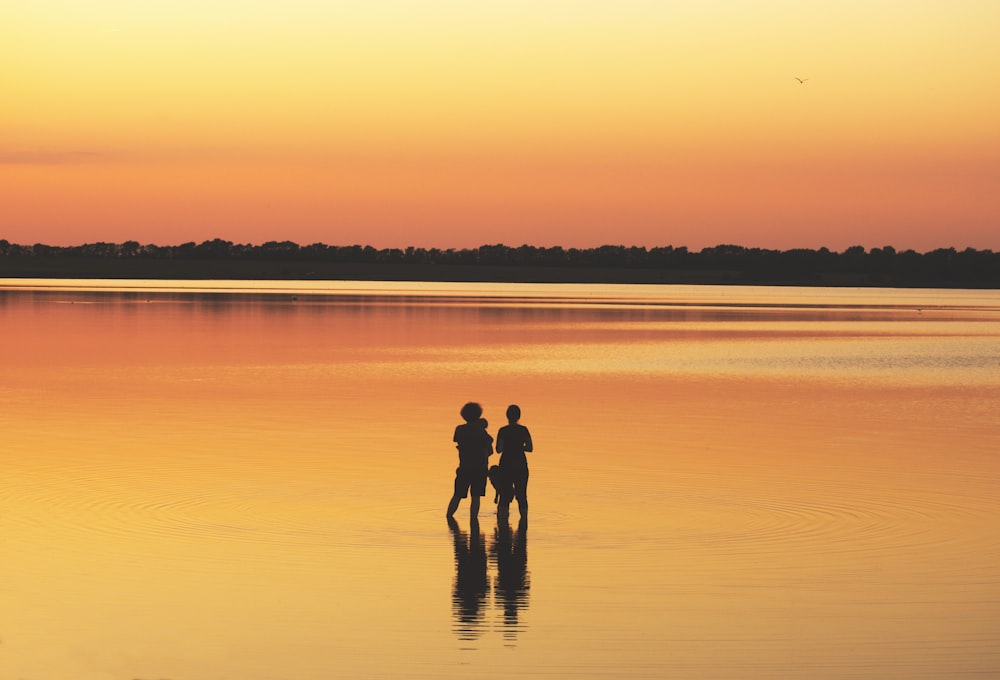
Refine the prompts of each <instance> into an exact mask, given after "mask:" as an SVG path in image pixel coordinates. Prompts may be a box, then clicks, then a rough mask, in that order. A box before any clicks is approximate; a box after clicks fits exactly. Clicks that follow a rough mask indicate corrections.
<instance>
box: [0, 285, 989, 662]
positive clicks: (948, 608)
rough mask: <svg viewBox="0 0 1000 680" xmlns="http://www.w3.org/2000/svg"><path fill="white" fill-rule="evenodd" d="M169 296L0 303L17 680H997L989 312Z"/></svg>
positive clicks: (9, 627) (774, 294) (10, 646)
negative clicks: (473, 415)
mask: <svg viewBox="0 0 1000 680" xmlns="http://www.w3.org/2000/svg"><path fill="white" fill-rule="evenodd" d="M171 285H172V286H173V288H171V289H170V290H161V289H159V288H158V287H157V286H150V287H149V288H148V289H147V288H144V287H143V285H142V284H138V283H136V284H131V285H129V286H128V288H130V289H129V290H126V291H123V292H122V291H117V292H116V291H114V290H113V289H112V290H90V289H88V290H69V289H64V288H60V287H59V286H58V285H57V284H53V283H49V284H46V285H36V286H34V287H32V288H31V289H29V290H25V289H18V290H13V289H12V288H10V287H8V288H7V289H5V290H3V291H0V323H2V324H3V329H4V333H3V334H2V335H0V351H2V356H3V357H4V359H3V363H2V368H3V374H2V376H3V377H2V382H0V403H2V405H3V409H2V412H0V426H2V427H3V431H4V433H5V436H4V445H3V461H4V462H3V470H4V472H3V474H4V483H3V485H2V488H0V531H2V532H3V534H2V540H3V543H4V559H3V564H2V566H0V595H2V599H3V602H4V608H3V610H2V611H0V637H2V639H3V641H4V644H3V649H4V653H3V655H2V656H0V677H44V678H51V679H53V680H59V679H60V678H67V679H70V678H71V679H72V680H80V679H82V680H86V679H88V678H101V679H102V680H103V679H104V678H108V677H112V678H117V677H122V678H140V677H169V678H176V679H179V680H183V679H185V678H200V677H226V676H229V677H240V678H248V679H250V680H256V679H257V678H260V679H264V678H273V677H293V678H298V679H302V678H306V679H308V678H328V677H339V676H345V677H346V676H350V677H385V676H399V677H402V676H406V677H435V678H440V677H458V676H462V677H466V676H467V675H468V674H469V672H470V668H474V669H476V671H477V675H480V676H482V677H497V678H499V677H506V676H510V675H511V674H513V673H520V674H522V675H528V676H532V675H534V676H536V677H549V676H566V675H586V674H588V673H589V674H590V675H592V676H599V677H643V678H645V677H650V678H652V677H689V678H717V677H760V678H773V677H790V678H862V677H865V678H882V677H887V676H895V677H908V678H919V677H923V678H950V677H954V676H956V675H961V674H972V675H975V674H979V675H986V676H988V675H990V674H991V673H994V672H996V671H998V670H1000V651H998V650H997V648H996V646H995V640H996V639H998V637H1000V627H998V625H1000V624H998V622H1000V610H998V605H997V601H998V598H997V594H998V593H1000V581H998V577H997V574H1000V542H998V540H997V538H996V536H997V535H1000V532H998V531H997V529H998V527H1000V502H998V500H997V498H996V489H997V482H998V481H1000V465H998V463H997V462H996V456H995V452H996V451H997V450H1000V420H998V416H997V413H998V412H1000V411H998V409H997V406H998V404H1000V312H998V310H1000V304H998V303H1000V300H998V299H997V295H996V293H991V292H965V291H950V292H949V291H945V292H927V291H923V292H921V291H813V290H787V289H780V290H756V289H755V290H753V291H748V290H746V289H730V290H720V289H714V288H708V289H703V288H691V287H678V288H675V287H667V288H663V287H647V288H642V289H641V290H640V291H638V292H635V291H633V287H610V288H607V289H602V288H601V287H586V288H583V289H579V288H565V287H558V286H556V287H546V286H536V287H530V286H527V287H517V289H516V290H511V289H510V288H508V287H504V286H498V287H495V288H490V287H483V286H482V284H479V288H478V289H475V290H470V289H469V287H466V286H457V287H454V288H449V287H448V286H446V285H444V284H434V286H433V287H432V289H431V290H430V291H425V290H422V289H420V288H419V287H412V286H400V285H399V284H393V286H395V287H392V288H383V287H382V286H383V285H388V284H379V285H377V286H375V287H374V288H372V289H367V288H365V286H364V284H339V285H340V286H341V287H346V288H347V290H346V291H345V290H342V289H341V288H338V286H333V288H332V289H323V288H322V287H321V284H318V283H317V284H309V285H308V286H304V287H302V288H297V287H296V285H297V284H296V285H291V284H288V283H287V282H286V283H284V284H281V285H282V286H285V287H283V288H280V289H278V290H273V289H272V290H269V291H268V292H262V291H261V290H249V291H248V290H246V289H240V290H236V291H235V292H234V291H232V290H228V289H227V290H226V291H222V290H207V289H205V287H204V286H205V284H190V287H188V288H185V287H184V285H182V284H178V283H177V282H173V283H172V284H171ZM242 285H245V284H242ZM266 285H269V286H274V285H277V284H266ZM78 287H79V288H88V287H93V286H90V284H87V285H83V284H81V285H80V286H78ZM415 293H420V295H418V296H416V297H414V294H415ZM470 293H475V295H474V296H472V297H470V296H469V295H470ZM477 296H478V297H477ZM755 296H756V297H755ZM468 399H475V400H477V401H480V402H481V403H483V404H484V406H485V407H486V416H487V417H488V418H489V419H490V421H491V431H492V432H495V431H496V428H497V427H498V426H500V425H502V424H503V422H502V421H503V416H502V414H503V410H504V408H505V406H506V405H507V404H508V403H510V402H514V401H516V402H517V403H519V404H520V405H521V407H522V409H523V411H524V418H523V422H524V423H525V424H526V425H528V426H529V427H530V428H531V431H532V434H533V435H534V438H535V443H536V452H535V453H533V454H531V456H532V461H531V465H532V482H531V484H532V489H531V494H532V499H531V502H532V508H533V509H532V515H533V518H532V525H531V532H530V537H531V541H530V544H531V550H530V562H529V559H528V555H529V551H528V550H527V547H528V542H527V531H526V530H523V531H522V530H521V528H520V527H517V517H516V512H515V513H514V517H512V526H511V527H510V528H509V529H510V530H509V532H508V531H507V530H506V529H505V528H504V526H503V525H502V524H501V525H500V526H499V527H498V525H497V520H496V517H495V516H493V515H492V514H491V513H490V509H491V507H492V506H491V505H490V504H489V503H488V502H484V512H483V514H482V516H481V518H480V530H479V533H478V537H476V535H475V532H474V531H473V527H472V526H471V525H470V523H469V521H468V516H467V514H466V513H465V512H464V510H465V506H464V505H463V508H462V511H460V512H459V514H458V524H457V526H455V527H449V526H448V525H447V524H446V523H445V521H444V518H443V514H444V507H445V504H446V503H447V501H448V497H449V496H450V491H451V489H450V485H451V479H452V474H453V471H454V465H455V452H454V448H453V445H452V444H451V432H452V429H453V427H454V425H455V424H456V422H457V420H458V408H459V406H460V405H461V404H462V403H463V402H464V401H466V400H468ZM488 500H489V499H487V501H488ZM387 650H388V651H387Z"/></svg>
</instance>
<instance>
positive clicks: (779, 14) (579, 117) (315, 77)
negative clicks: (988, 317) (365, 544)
mask: <svg viewBox="0 0 1000 680" xmlns="http://www.w3.org/2000/svg"><path fill="white" fill-rule="evenodd" d="M0 17H2V20H0V93H2V98H0V238H5V239H7V240H9V241H11V242H17V243H35V242H42V243H48V244H53V245H72V244H79V243H86V242H95V241H124V240H137V241H140V242H142V243H158V244H163V245H166V244H175V243H182V242H185V241H198V242H200V241H202V240H207V239H213V238H222V239H226V240H232V241H234V242H240V243H244V242H250V243H261V242H264V241H269V240H286V239H287V240H292V241H296V242H298V243H301V244H308V243H313V242H317V241H321V242H324V243H329V244H334V245H346V244H355V243H357V244H367V245H372V246H375V247H406V246H409V245H415V246H424V247H442V248H448V247H456V248H461V247H470V246H477V245H481V244H485V243H506V244H508V245H515V246H516V245H520V244H523V243H528V244H532V245H537V246H551V245H563V246H575V247H591V246H597V245H602V244H608V243H611V244H624V245H643V246H648V247H652V246H661V245H674V246H688V247H691V248H702V247H705V246H712V245H717V244H722V243H734V244H739V245H745V246H748V247H766V248H782V249H784V248H794V247H810V248H816V247H820V246H826V247H829V248H831V249H835V250H842V249H844V248H846V247H848V246H851V245H863V246H865V247H880V246H883V245H892V246H894V247H896V248H897V249H906V248H914V249H916V250H919V251H926V250H930V249H934V248H938V247H950V246H954V247H957V248H960V249H961V248H965V247H974V248H990V249H994V250H997V249H1000V124H998V121H1000V47H998V42H997V35H998V31H1000V2H997V1H996V0H952V1H950V2H941V1H936V2H930V1H924V0H905V1H904V0H839V1H838V2H810V3H803V2H791V1H786V0H761V1H758V2H749V1H737V0H704V1H702V2H674V1H672V0H616V1H615V2H611V1H610V0H600V1H598V0H572V1H571V0H534V1H533V2H528V1H526V0H506V1H505V2H493V1H477V0H466V1H465V2H458V1H457V0H422V1H421V2H416V1H409V0H368V1H360V0H341V1H329V0H282V1H281V2H278V1H277V0H239V1H237V0H211V1H206V0H170V1H169V2H167V1H163V0H143V1H141V2H137V1H135V0H130V1H128V2H126V1H125V0H89V1H87V2H83V1H82V0H32V1H31V2H18V1H16V0H0ZM797 77H798V78H802V79H806V82H805V83H799V82H798V81H797V80H796V78H797Z"/></svg>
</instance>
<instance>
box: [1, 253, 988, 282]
mask: <svg viewBox="0 0 1000 680" xmlns="http://www.w3.org/2000/svg"><path fill="white" fill-rule="evenodd" d="M0 278H12V279H16V278H43V279H151V280H288V281H411V282H420V281H427V282H471V283H591V284H601V283H608V284H616V283H618V284H687V285H748V286H749V285H753V286H813V287H880V288H942V289H948V288H968V289H987V290H990V289H998V288H1000V280H997V281H968V280H962V279H958V278H947V279H937V280H917V279H903V278H901V277H895V276H892V275H889V274H885V273H862V272H859V273H840V272H837V273H824V272H811V273H808V274H805V275H803V274H801V273H799V274H792V273H791V272H779V271H769V272H762V271H759V270H757V271H749V270H740V269H727V270H718V269H658V268H639V267H631V268H630V267H595V266H544V265H539V266H533V265H488V264H411V263H367V262H323V261H303V260H290V259H289V260H285V259H274V260H249V259H248V260H235V259H203V258H198V259H194V258H192V259H157V258H104V257H45V256H42V257H38V256H33V257H18V256H7V257H0Z"/></svg>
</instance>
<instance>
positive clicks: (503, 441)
mask: <svg viewBox="0 0 1000 680" xmlns="http://www.w3.org/2000/svg"><path fill="white" fill-rule="evenodd" d="M520 420H521V408H520V407H519V406H518V405H517V404H511V405H510V406H508V407H507V424H506V425H504V426H503V427H501V428H500V430H499V432H497V453H499V454H500V472H501V474H502V475H503V478H504V480H505V481H506V482H507V483H509V484H510V485H511V486H512V488H511V489H510V490H509V491H506V492H502V493H501V494H500V499H499V502H498V503H497V517H498V518H506V517H507V516H508V514H509V513H510V502H511V500H512V499H513V498H516V499H517V509H518V511H519V512H520V513H521V521H522V522H524V521H525V520H527V518H528V457H527V456H526V455H525V454H526V453H529V452H531V451H532V450H533V449H534V446H533V444H532V443H531V433H530V432H528V428H526V427H525V426H524V425H521V424H520V422H518V421H520Z"/></svg>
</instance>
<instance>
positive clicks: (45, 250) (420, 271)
mask: <svg viewBox="0 0 1000 680" xmlns="http://www.w3.org/2000/svg"><path fill="white" fill-rule="evenodd" d="M83 262H86V263H88V265H87V266H82V265H81V264H80V263H83ZM74 263H75V264H74ZM129 275H148V276H150V277H152V278H182V277H184V276H192V275H194V276H195V277H196V278H228V277H232V278H317V279H327V278H329V279H338V278H359V279H364V278H372V279H379V280H385V279H389V280H456V281H463V280H473V281H475V280H478V281H505V280H512V281H587V282H590V281H593V282H602V281H606V282H634V283H722V284H769V285H852V286H901V287H902V286H927V287H965V288H998V287H1000V253H994V252H993V251H991V250H975V249H973V248H966V249H965V250H956V249H955V248H939V249H937V250H932V251H929V252H925V253H919V252H916V251H914V250H905V251H897V250H896V249H895V248H893V247H892V246H885V247H882V248H872V249H871V250H866V249H865V248H864V247H862V246H852V247H850V248H847V249H846V250H844V251H843V252H835V251H831V250H829V249H827V248H819V249H818V250H812V249H806V248H800V249H794V250H784V251H782V250H769V249H764V248H745V247H743V246H737V245H719V246H715V247H711V248H704V249H702V250H700V251H693V250H688V249H687V248H686V247H673V246H663V247H656V248H645V247H639V246H620V245H604V246H600V247H597V248H562V247H560V246H553V247H536V246H530V245H522V246H518V247H512V246H507V245H503V244H496V245H483V246H480V247H478V248H466V249H447V250H442V249H438V248H417V247H412V246H411V247H408V248H405V249H402V248H383V249H376V248H373V247H371V246H360V245H351V246H331V245H326V244H323V243H313V244H310V245H299V244H297V243H293V242H292V241H268V242H266V243H263V244H260V245H252V244H238V243H232V242H231V241H224V240H222V239H214V240H211V241H204V242H202V243H194V242H189V243H182V244H180V245H168V246H159V245H152V244H147V245H142V244H140V243H138V242H137V241H126V242H124V243H103V242H100V243H87V244H83V245H79V246H50V245H44V244H41V243H36V244H34V245H18V244H14V243H9V242H8V241H6V240H2V239H0V276H53V277H60V276H65V277H72V276H83V277H87V276H108V277H116V276H129Z"/></svg>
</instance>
